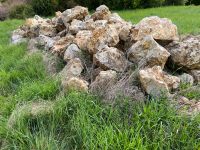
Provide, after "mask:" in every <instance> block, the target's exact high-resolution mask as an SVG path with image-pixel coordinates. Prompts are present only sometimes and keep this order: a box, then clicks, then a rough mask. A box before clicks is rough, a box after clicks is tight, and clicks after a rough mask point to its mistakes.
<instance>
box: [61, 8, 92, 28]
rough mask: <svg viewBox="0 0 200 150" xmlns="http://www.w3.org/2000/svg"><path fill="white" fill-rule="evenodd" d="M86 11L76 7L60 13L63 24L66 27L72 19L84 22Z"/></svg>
mask: <svg viewBox="0 0 200 150" xmlns="http://www.w3.org/2000/svg"><path fill="white" fill-rule="evenodd" d="M88 14H89V13H88V9H87V8H85V7H81V6H76V7H74V8H72V9H67V10H65V11H64V12H63V13H62V16H61V17H62V20H63V23H64V24H65V25H66V26H68V23H70V22H71V21H72V20H73V19H77V20H84V18H85V17H86V16H87V15H88Z"/></svg>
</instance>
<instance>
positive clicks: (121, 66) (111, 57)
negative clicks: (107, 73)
mask: <svg viewBox="0 0 200 150" xmlns="http://www.w3.org/2000/svg"><path fill="white" fill-rule="evenodd" d="M94 64H96V65H97V66H100V67H101V68H102V69H104V70H108V69H113V70H115V71H117V72H123V71H125V69H126V67H127V60H126V58H125V56H124V54H123V53H122V52H121V51H119V50H118V49H117V48H114V47H106V48H105V49H103V50H102V51H99V52H98V53H96V54H95V55H94Z"/></svg>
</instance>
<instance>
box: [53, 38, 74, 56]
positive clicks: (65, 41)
mask: <svg viewBox="0 0 200 150" xmlns="http://www.w3.org/2000/svg"><path fill="white" fill-rule="evenodd" d="M73 40H74V36H72V35H67V36H65V37H62V38H60V39H59V40H58V41H56V42H55V43H54V46H53V47H52V48H51V49H50V50H51V52H52V53H53V54H58V55H60V56H62V55H63V54H64V52H65V50H66V49H67V47H68V46H69V45H70V44H72V43H73Z"/></svg>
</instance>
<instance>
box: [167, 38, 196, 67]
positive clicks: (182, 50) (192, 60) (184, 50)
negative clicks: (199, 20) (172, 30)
mask: <svg viewBox="0 0 200 150" xmlns="http://www.w3.org/2000/svg"><path fill="white" fill-rule="evenodd" d="M167 49H168V50H169V52H170V53H171V59H172V61H173V62H174V63H176V64H177V65H178V66H180V67H184V68H185V69H187V70H196V69H200V36H189V37H186V38H184V39H183V40H182V41H180V42H177V41H175V42H173V43H171V44H170V45H169V46H167Z"/></svg>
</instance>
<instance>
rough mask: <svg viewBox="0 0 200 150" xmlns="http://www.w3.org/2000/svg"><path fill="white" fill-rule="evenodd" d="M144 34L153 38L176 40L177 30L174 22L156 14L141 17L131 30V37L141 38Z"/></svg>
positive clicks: (177, 37)
mask: <svg viewBox="0 0 200 150" xmlns="http://www.w3.org/2000/svg"><path fill="white" fill-rule="evenodd" d="M146 35H152V36H153V38H154V39H155V40H160V41H174V40H178V39H179V36H178V30H177V27H176V25H175V24H173V23H172V21H171V20H169V19H167V18H159V17H157V16H152V17H146V18H144V19H142V20H141V21H140V22H139V23H138V24H136V25H135V28H134V29H133V30H132V38H133V39H134V40H136V41H137V40H141V39H142V38H143V37H145V36H146Z"/></svg>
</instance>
